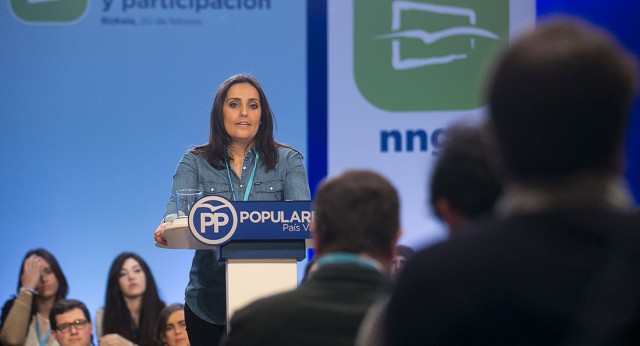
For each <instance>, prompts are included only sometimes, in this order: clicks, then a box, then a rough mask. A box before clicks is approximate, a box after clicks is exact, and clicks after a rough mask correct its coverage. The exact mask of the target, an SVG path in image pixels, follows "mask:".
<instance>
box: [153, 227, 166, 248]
mask: <svg viewBox="0 0 640 346" xmlns="http://www.w3.org/2000/svg"><path fill="white" fill-rule="evenodd" d="M168 224H170V222H163V223H161V224H160V225H159V226H158V228H156V231H155V232H154V233H153V239H154V240H155V241H156V243H158V244H160V245H162V246H167V245H169V243H167V240H166V239H164V238H163V237H162V234H163V233H164V229H165V227H166V226H167V225H168Z"/></svg>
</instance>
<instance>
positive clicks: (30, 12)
mask: <svg viewBox="0 0 640 346" xmlns="http://www.w3.org/2000/svg"><path fill="white" fill-rule="evenodd" d="M10 1H11V10H12V11H13V13H14V14H15V15H16V17H18V18H20V19H22V20H24V21H25V22H31V23H69V22H73V21H75V20H77V19H78V18H80V17H81V16H82V14H83V13H84V12H85V10H86V9H87V3H88V1H89V0H10Z"/></svg>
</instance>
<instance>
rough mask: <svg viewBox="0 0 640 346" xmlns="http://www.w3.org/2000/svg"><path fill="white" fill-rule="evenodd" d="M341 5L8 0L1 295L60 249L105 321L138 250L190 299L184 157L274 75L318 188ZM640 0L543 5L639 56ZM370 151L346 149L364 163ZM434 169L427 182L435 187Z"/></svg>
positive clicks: (73, 288) (280, 130)
mask: <svg viewBox="0 0 640 346" xmlns="http://www.w3.org/2000/svg"><path fill="white" fill-rule="evenodd" d="M498 1H502V0H498ZM340 2H347V0H340V1H336V3H335V4H334V3H333V2H327V1H326V0H308V1H306V2H305V1H299V0H225V1H215V0H209V1H177V0H176V1H169V0H168V1H146V0H7V1H6V4H7V7H6V8H5V10H4V11H0V45H1V46H2V49H0V61H1V62H2V64H0V76H1V80H2V82H3V85H4V87H3V92H2V93H1V94H0V114H1V116H2V120H3V122H2V123H3V133H2V136H0V157H1V158H2V166H1V167H2V169H1V170H0V192H1V193H2V195H3V198H2V202H0V208H1V209H2V210H3V214H4V215H5V216H4V217H3V228H4V229H3V231H2V237H3V238H2V245H0V249H1V252H2V254H3V260H2V265H0V276H1V277H3V278H4V280H3V281H2V282H1V283H0V298H2V299H0V300H4V299H6V298H9V297H10V296H11V295H12V294H14V293H15V291H16V285H17V281H18V275H19V269H20V268H19V264H20V261H21V260H22V257H23V255H24V254H25V253H26V252H27V251H28V250H29V249H33V248H36V247H44V248H46V249H48V250H50V251H51V252H53V253H54V255H55V256H56V257H57V258H58V260H59V261H60V264H61V266H62V268H63V270H64V272H65V273H66V275H67V279H68V281H69V284H70V294H69V297H72V298H78V299H81V300H84V301H85V302H86V303H87V304H88V306H89V309H90V310H91V312H92V314H94V313H95V311H96V310H97V309H98V308H99V307H100V306H102V304H103V300H104V293H105V292H104V290H105V286H106V279H107V271H108V269H109V265H110V263H111V261H112V260H113V258H115V257H116V256H117V254H118V253H120V252H122V251H133V252H137V253H139V254H140V255H141V256H142V257H144V258H145V259H147V260H148V262H149V264H150V266H151V268H152V271H153V272H154V274H155V277H156V280H157V283H158V286H159V288H160V293H161V296H162V298H163V299H164V300H165V301H167V302H180V301H182V300H183V290H184V287H185V285H186V282H187V275H188V270H189V266H190V262H191V257H192V253H191V251H188V250H163V249H158V248H155V247H154V246H153V237H152V233H153V231H154V230H155V227H156V226H157V224H158V223H159V221H160V218H161V217H162V213H163V211H164V208H165V204H166V201H167V199H168V194H169V189H170V185H171V177H172V174H173V171H174V169H175V166H176V164H177V163H178V160H179V159H180V157H181V155H182V154H183V153H184V152H185V151H186V150H188V149H189V148H190V147H191V146H192V145H196V144H201V143H203V142H205V141H206V140H207V137H208V126H209V111H210V107H211V103H212V100H213V96H214V93H215V91H216V88H217V87H218V85H219V84H220V83H221V82H222V81H223V80H224V79H225V78H226V77H228V76H230V75H232V74H235V73H240V72H248V73H252V74H254V75H255V76H256V77H257V78H258V80H260V81H261V82H262V85H263V87H264V89H265V91H266V93H267V95H268V97H269V99H270V102H271V105H272V108H273V110H274V112H275V114H276V118H277V133H276V138H277V140H279V141H281V142H284V143H287V144H290V145H292V146H294V147H296V148H298V149H299V150H300V151H301V152H302V153H303V154H304V155H305V158H306V159H305V162H306V164H307V167H309V168H310V171H309V176H310V178H311V186H312V191H313V190H314V189H315V186H316V185H317V183H318V182H319V180H320V179H321V178H323V177H324V176H325V175H326V172H328V171H329V169H328V159H330V158H328V153H329V151H328V147H329V143H330V142H331V141H332V140H333V138H331V137H328V130H327V127H328V125H327V112H328V100H327V99H328V95H329V94H330V93H331V92H332V91H331V90H328V83H327V79H328V73H327V71H328V68H327V66H328V64H329V62H328V61H327V56H328V49H327V37H328V35H327V32H328V31H330V30H332V25H334V24H335V23H332V22H331V21H329V20H328V16H329V13H331V11H332V7H333V6H336V4H337V6H344V4H339V3H340ZM389 2H391V0H389ZM415 2H419V3H424V2H427V1H417V0H416V1H415ZM433 2H440V1H433ZM363 3H364V2H363V1H353V2H348V3H347V5H353V6H357V5H359V6H362V4H363ZM639 8H640V7H639V5H638V4H637V3H636V1H635V0H620V1H614V2H611V1H606V0H589V1H580V2H576V1H572V0H562V1H561V0H538V3H537V14H538V15H539V16H542V15H546V14H549V13H552V12H561V13H569V14H576V15H579V16H582V17H585V18H587V19H589V20H592V21H594V22H596V23H597V24H599V25H602V26H605V27H607V28H609V29H610V30H612V31H613V33H614V34H615V35H616V36H618V37H619V38H620V39H621V40H622V42H623V43H624V44H625V45H626V46H627V47H629V48H630V49H632V50H634V51H635V52H636V54H638V52H640V44H639V41H638V40H639V38H638V35H637V28H636V25H635V22H636V21H637V19H638V18H640V10H639ZM333 10H334V11H335V10H336V8H333ZM360 28H361V27H360ZM307 33H308V35H307ZM334 63H339V64H345V62H340V61H338V62H334ZM347 63H350V62H347ZM357 78H366V76H362V75H359V76H358V77H357ZM307 99H308V100H309V101H308V102H307ZM346 101H348V100H346ZM346 101H345V102H346ZM469 102H473V100H470V101H469ZM382 106H383V107H393V106H389V105H382ZM342 116H344V117H346V118H348V117H350V116H352V114H350V113H349V112H345V113H344V114H342ZM308 124H309V125H308ZM631 124H632V128H631V129H630V136H629V140H628V142H627V149H628V167H629V168H628V173H627V176H628V178H629V182H630V185H631V186H632V187H633V188H634V192H635V196H636V199H638V197H639V196H640V194H639V193H638V190H639V189H640V186H639V183H638V176H639V175H640V173H639V172H640V143H639V140H638V134H640V119H639V116H638V107H636V111H635V113H634V116H633V119H632V121H631ZM388 125H389V128H390V129H391V128H392V125H393V124H388ZM354 131H357V129H355V130H354ZM375 140H376V141H378V140H379V139H378V138H376V139H375ZM358 144H359V143H353V145H345V146H343V147H341V150H344V151H345V153H350V155H352V156H353V157H357V155H359V154H360V152H359V150H358ZM307 145H308V147H307ZM429 155H430V154H429ZM421 165H422V164H420V165H416V167H418V166H420V167H422V166H421ZM339 168H340V169H342V168H349V167H348V165H342V166H340V167H339ZM427 176H428V175H427V173H426V172H425V173H424V174H422V179H421V180H420V181H416V182H415V189H416V190H421V191H422V190H424V189H426V186H427V183H428V182H427V181H426V179H427ZM393 179H394V180H395V179H396V178H393ZM394 183H396V184H399V183H400V181H399V180H396V181H394ZM423 194H424V192H420V195H423ZM404 197H405V196H403V198H404ZM411 198H413V197H411ZM415 203H416V204H415V205H414V207H413V208H414V209H415V210H416V213H418V217H419V218H423V217H424V215H425V214H428V213H430V211H429V210H428V207H427V205H426V200H419V199H418V200H416V202H415ZM408 217H409V218H410V217H411V216H408ZM432 226H433V227H438V225H432V224H427V225H424V229H415V230H412V231H411V232H413V233H411V234H409V235H408V236H407V237H406V238H404V239H405V242H407V243H410V244H409V245H414V244H416V245H418V244H421V243H425V242H431V241H434V240H436V239H437V238H440V237H441V234H442V231H441V230H439V229H427V228H428V227H432ZM425 231H426V232H427V234H431V235H433V236H432V237H431V238H429V236H428V235H427V236H425V235H424V234H421V233H420V232H425Z"/></svg>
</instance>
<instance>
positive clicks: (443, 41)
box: [353, 0, 509, 111]
mask: <svg viewBox="0 0 640 346" xmlns="http://www.w3.org/2000/svg"><path fill="white" fill-rule="evenodd" d="M508 36H509V0H486V1H477V0H414V1H403V0H395V1H393V0H386V1H370V0H354V38H353V42H354V50H353V51H354V53H353V56H354V74H355V80H356V84H357V86H358V89H359V90H360V92H361V93H362V95H363V96H364V97H365V98H366V99H367V100H368V101H369V102H370V103H371V104H373V105H375V106H376V107H379V108H381V109H385V110H389V111H439V110H461V109H475V108H479V107H481V106H482V103H483V101H482V97H481V96H482V95H481V92H480V91H481V87H482V82H483V80H484V77H485V76H484V74H485V73H484V71H485V70H486V67H487V64H488V62H490V61H491V60H492V58H493V57H494V56H495V55H496V53H497V52H498V50H499V49H500V48H501V47H502V45H503V44H504V43H505V42H506V41H507V38H508Z"/></svg>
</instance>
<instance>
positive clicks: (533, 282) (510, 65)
mask: <svg viewBox="0 0 640 346" xmlns="http://www.w3.org/2000/svg"><path fill="white" fill-rule="evenodd" d="M635 76H636V69H635V65H634V63H633V61H632V59H631V58H630V57H629V56H628V55H627V53H626V52H625V51H624V50H623V49H622V48H620V46H619V45H618V44H617V43H616V42H615V40H614V39H613V38H612V37H610V36H609V35H607V34H606V33H604V32H602V31H601V30H599V29H597V28H594V27H592V26H590V25H588V24H586V23H582V22H578V21H576V20H572V19H555V20H551V21H548V22H543V23H541V24H540V25H539V28H538V29H536V30H535V31H532V32H530V33H527V34H524V35H523V36H522V37H521V38H520V39H519V40H517V41H516V42H515V43H514V44H513V45H512V46H510V47H509V48H508V49H507V50H506V52H505V53H504V54H503V55H502V56H501V58H500V59H499V61H498V63H497V65H496V68H495V69H494V71H493V76H492V79H491V80H490V82H489V84H488V102H489V113H490V114H489V118H490V119H489V120H490V125H491V129H492V131H493V134H494V136H495V142H496V145H497V149H498V152H499V154H500V162H501V163H502V167H501V169H502V170H504V171H505V172H506V173H507V174H508V177H507V178H508V179H507V181H506V183H507V186H506V190H505V192H504V195H503V197H501V200H500V201H499V202H498V205H497V209H496V213H497V215H498V218H499V219H498V220H497V221H496V222H493V223H491V224H488V225H486V226H479V227H476V229H474V230H472V231H471V232H465V233H463V234H460V236H458V237H454V238H452V239H451V240H449V241H446V242H443V243H440V244H438V245H435V246H433V247H430V248H427V249H425V250H423V251H421V252H420V253H418V254H416V255H415V256H414V257H413V258H412V260H410V261H409V263H408V264H407V266H406V267H405V269H404V271H403V273H402V274H401V275H400V278H399V281H398V283H397V286H396V288H395V291H394V293H393V295H392V298H391V300H390V302H389V306H388V313H387V316H386V320H385V323H386V325H385V332H386V338H385V339H386V343H387V344H388V345H398V346H400V345H507V344H508V345H524V344H526V345H557V344H564V345H590V344H591V345H616V344H638V342H639V341H640V337H639V336H640V335H639V334H640V323H638V322H639V321H640V319H639V317H640V316H638V311H640V309H639V307H640V304H639V303H640V299H639V296H640V275H639V274H638V273H640V258H639V256H640V246H639V244H640V241H639V237H638V235H637V233H639V232H640V226H639V224H638V222H637V220H635V219H634V218H633V216H632V213H631V202H630V198H629V195H628V193H627V191H626V189H625V187H624V185H623V184H622V176H621V172H622V170H623V163H622V161H623V159H622V158H623V152H622V150H623V146H624V140H623V138H624V129H625V123H626V118H627V113H628V110H629V107H630V104H631V101H632V99H633V95H634V87H635Z"/></svg>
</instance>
